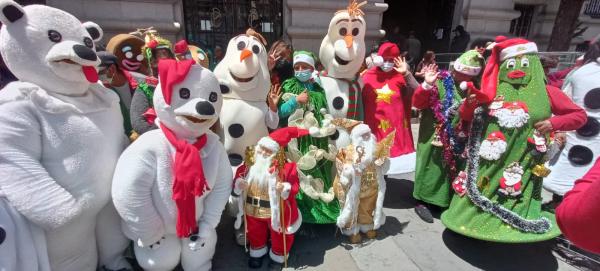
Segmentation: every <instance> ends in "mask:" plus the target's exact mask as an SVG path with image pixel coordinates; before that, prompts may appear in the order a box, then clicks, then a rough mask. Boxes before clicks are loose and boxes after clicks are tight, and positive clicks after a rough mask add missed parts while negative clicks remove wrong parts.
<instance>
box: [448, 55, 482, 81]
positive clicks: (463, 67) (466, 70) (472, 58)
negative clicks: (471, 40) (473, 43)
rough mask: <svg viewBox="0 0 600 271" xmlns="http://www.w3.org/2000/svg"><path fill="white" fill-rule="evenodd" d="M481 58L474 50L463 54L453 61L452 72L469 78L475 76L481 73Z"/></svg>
mask: <svg viewBox="0 0 600 271" xmlns="http://www.w3.org/2000/svg"><path fill="white" fill-rule="evenodd" d="M482 63H483V56H482V55H481V54H480V53H479V52H477V51H476V50H469V51H466V52H465V53H463V54H462V55H460V56H459V57H458V59H456V61H454V64H453V65H452V67H453V68H454V71H456V72H460V73H462V74H466V75H469V76H477V75H479V73H480V72H481V68H482V67H481V66H482Z"/></svg>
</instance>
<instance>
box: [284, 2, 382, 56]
mask: <svg viewBox="0 0 600 271" xmlns="http://www.w3.org/2000/svg"><path fill="white" fill-rule="evenodd" d="M359 2H360V1H359ZM347 5H348V0H284V15H283V16H284V25H285V26H284V29H286V30H285V33H284V36H286V38H287V39H289V40H291V41H292V44H293V45H294V48H296V49H302V50H310V51H312V52H315V53H317V54H318V52H319V47H320V46H321V41H322V40H323V37H325V35H326V34H327V28H328V27H329V21H330V20H331V18H332V17H333V14H334V13H335V12H336V11H338V10H340V9H344V8H346V7H347ZM387 7H388V5H387V4H386V3H384V2H383V0H370V1H369V2H368V4H367V5H366V6H363V9H362V10H363V11H364V12H365V20H366V23H367V33H366V44H367V46H369V45H370V44H372V43H373V42H374V41H375V40H379V39H381V38H382V37H383V36H384V35H385V31H383V30H382V29H381V20H382V15H383V12H384V11H385V10H386V9H387Z"/></svg>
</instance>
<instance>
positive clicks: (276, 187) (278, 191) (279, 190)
mask: <svg viewBox="0 0 600 271" xmlns="http://www.w3.org/2000/svg"><path fill="white" fill-rule="evenodd" d="M275 190H277V194H279V195H281V192H282V191H283V184H282V183H277V186H275Z"/></svg>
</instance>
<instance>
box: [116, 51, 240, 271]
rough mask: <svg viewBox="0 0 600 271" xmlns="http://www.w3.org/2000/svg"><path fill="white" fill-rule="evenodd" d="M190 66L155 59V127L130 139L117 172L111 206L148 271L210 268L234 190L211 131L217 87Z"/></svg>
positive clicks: (219, 102) (216, 108)
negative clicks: (179, 265)
mask: <svg viewBox="0 0 600 271" xmlns="http://www.w3.org/2000/svg"><path fill="white" fill-rule="evenodd" d="M193 63H194V61H193V60H183V61H180V62H177V61H175V60H171V59H168V60H161V61H160V62H159V64H158V71H159V85H158V86H157V88H156V90H155V91H154V97H153V101H154V108H155V110H156V114H157V121H156V123H157V126H159V129H155V130H152V131H149V132H146V133H144V134H143V135H141V136H140V137H139V138H138V139H137V140H136V141H134V142H133V143H132V144H131V145H130V146H129V148H127V149H126V150H125V152H123V154H122V155H121V158H120V159H119V162H118V164H117V168H116V169H115V175H114V179H113V189H112V195H113V199H114V203H115V207H116V208H117V211H118V212H119V214H120V215H121V218H122V219H123V221H124V223H123V231H124V232H125V235H126V236H127V237H128V238H129V239H131V240H132V241H134V252H135V256H136V259H137V261H138V263H139V264H140V266H141V267H142V268H144V269H145V270H173V269H174V268H175V267H176V266H177V265H178V264H179V263H181V266H182V267H183V269H184V270H210V269H211V260H212V256H213V255H214V253H215V246H216V243H217V233H216V231H215V228H216V227H217V225H218V224H219V221H220V219H221V213H222V211H223V208H224V207H225V204H226V203H227V199H228V197H229V195H230V193H231V189H232V183H233V182H232V173H231V168H230V166H229V161H228V160H227V153H226V152H225V149H224V148H223V145H222V144H221V142H220V141H219V137H218V136H217V135H216V134H214V133H212V132H211V131H210V127H211V126H212V125H213V124H214V123H216V122H217V119H218V118H219V112H220V110H221V106H222V104H223V97H222V96H221V93H220V90H219V83H218V81H217V78H216V77H215V76H214V75H213V73H212V72H210V71H209V70H208V69H206V68H203V67H202V66H200V65H197V64H193Z"/></svg>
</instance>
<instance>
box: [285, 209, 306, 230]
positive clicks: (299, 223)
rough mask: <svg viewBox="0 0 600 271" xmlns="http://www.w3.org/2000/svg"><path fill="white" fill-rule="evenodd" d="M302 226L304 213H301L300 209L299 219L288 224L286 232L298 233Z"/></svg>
mask: <svg viewBox="0 0 600 271" xmlns="http://www.w3.org/2000/svg"><path fill="white" fill-rule="evenodd" d="M300 226H302V213H300V210H298V219H296V221H294V223H292V224H290V225H288V226H287V228H285V234H294V233H296V232H297V231H298V229H300Z"/></svg>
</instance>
